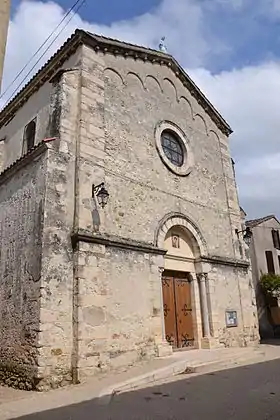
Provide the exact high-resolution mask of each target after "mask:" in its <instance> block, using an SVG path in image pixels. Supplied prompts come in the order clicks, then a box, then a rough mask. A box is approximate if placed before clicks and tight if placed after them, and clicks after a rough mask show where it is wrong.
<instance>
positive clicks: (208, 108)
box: [82, 31, 233, 135]
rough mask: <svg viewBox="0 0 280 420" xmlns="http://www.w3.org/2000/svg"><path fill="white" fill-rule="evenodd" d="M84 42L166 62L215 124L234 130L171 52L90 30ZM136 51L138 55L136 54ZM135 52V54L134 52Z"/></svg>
mask: <svg viewBox="0 0 280 420" xmlns="http://www.w3.org/2000/svg"><path fill="white" fill-rule="evenodd" d="M82 32H83V33H84V34H85V37H84V42H85V43H86V44H88V45H90V46H91V47H93V48H94V49H95V50H96V51H98V50H99V49H101V48H102V50H103V51H104V52H107V51H110V52H112V53H113V54H115V55H118V54H120V50H121V49H122V50H125V51H126V52H125V53H124V55H125V56H129V55H130V54H129V53H130V52H131V55H134V58H138V56H137V53H139V54H141V56H139V58H142V59H144V60H147V59H148V57H150V58H152V59H151V60H150V61H152V62H153V63H154V62H157V61H159V63H160V64H166V65H167V66H168V67H171V68H173V71H174V73H175V74H176V76H177V77H178V78H179V79H180V80H181V82H182V83H183V84H184V85H185V86H186V87H187V89H188V90H189V91H190V93H191V94H192V95H193V96H194V97H195V98H196V100H197V101H198V103H199V104H200V105H201V106H203V108H204V110H205V112H207V113H208V114H209V115H210V117H211V118H212V119H213V120H214V122H215V124H216V125H217V126H218V127H219V128H220V129H221V131H222V132H224V133H225V134H226V135H230V134H231V133H232V132H233V130H232V129H231V127H230V125H229V124H228V123H227V122H226V120H225V119H224V118H223V117H222V116H221V114H220V113H219V112H218V111H217V109H216V108H215V107H214V106H213V105H212V104H211V102H210V101H209V100H208V99H207V98H206V96H205V95H204V94H203V93H202V91H201V90H200V89H199V87H198V86H197V85H196V84H195V82H194V81H193V80H192V79H191V78H190V76H189V75H188V74H187V73H186V72H185V70H184V69H183V68H182V67H181V66H180V64H179V63H178V62H177V60H176V59H175V58H174V57H173V56H172V55H170V54H166V53H163V52H161V51H157V50H153V49H150V48H146V47H142V46H139V45H134V44H129V43H126V42H122V41H118V40H115V39H112V38H107V37H103V36H100V35H96V34H91V33H90V32H84V31H82ZM118 48H119V49H118ZM135 52H136V55H135ZM133 53H134V54H133Z"/></svg>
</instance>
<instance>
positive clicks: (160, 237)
mask: <svg viewBox="0 0 280 420" xmlns="http://www.w3.org/2000/svg"><path fill="white" fill-rule="evenodd" d="M175 226H180V227H182V228H183V229H184V228H185V229H186V230H187V231H188V232H189V233H190V234H191V236H192V238H193V239H194V241H193V246H194V249H195V253H196V254H197V255H200V256H207V255H208V250H207V244H206V241H205V239H204V237H203V236H202V234H201V230H200V229H199V228H198V227H197V225H196V224H195V223H194V222H193V221H192V220H191V219H190V218H189V217H187V216H185V215H184V214H182V213H169V214H167V215H166V216H165V217H163V219H161V221H160V222H159V225H158V228H157V230H156V232H155V238H154V244H155V246H158V247H159V248H163V247H164V241H165V237H166V235H167V232H168V231H169V230H170V229H171V228H172V227H175Z"/></svg>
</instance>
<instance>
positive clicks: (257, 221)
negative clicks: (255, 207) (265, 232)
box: [246, 214, 280, 228]
mask: <svg viewBox="0 0 280 420" xmlns="http://www.w3.org/2000/svg"><path fill="white" fill-rule="evenodd" d="M270 219H275V220H276V221H277V222H278V223H280V222H279V220H278V219H277V218H276V217H275V215H274V214H270V215H268V216H264V217H260V218H259V219H252V220H247V221H246V226H249V227H251V228H254V227H257V226H259V225H260V224H261V223H264V222H267V221H268V220H270Z"/></svg>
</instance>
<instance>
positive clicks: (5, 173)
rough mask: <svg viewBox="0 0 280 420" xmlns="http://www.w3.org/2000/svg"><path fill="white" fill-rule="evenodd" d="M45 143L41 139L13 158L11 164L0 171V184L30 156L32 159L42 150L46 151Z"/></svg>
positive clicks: (24, 163)
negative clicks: (22, 153)
mask: <svg viewBox="0 0 280 420" xmlns="http://www.w3.org/2000/svg"><path fill="white" fill-rule="evenodd" d="M46 143H47V142H46V140H43V141H41V142H40V143H38V144H37V145H36V146H34V147H32V149H30V150H29V151H28V152H27V153H25V154H24V155H22V156H21V157H20V158H18V159H17V160H15V161H14V162H13V163H12V164H11V165H9V166H8V167H7V168H5V169H4V171H2V172H0V186H1V185H2V184H3V183H4V182H5V181H6V180H7V177H10V176H11V175H12V174H13V173H14V172H16V171H17V170H18V169H20V168H21V167H23V166H25V165H26V164H27V163H28V162H29V160H30V159H31V158H32V159H34V158H35V157H36V156H39V155H40V154H41V153H43V152H44V151H47V150H48V146H47V144H46Z"/></svg>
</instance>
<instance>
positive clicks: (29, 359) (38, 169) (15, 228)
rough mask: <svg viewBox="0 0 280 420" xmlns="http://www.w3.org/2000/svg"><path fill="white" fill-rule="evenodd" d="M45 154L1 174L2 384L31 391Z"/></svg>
mask: <svg viewBox="0 0 280 420" xmlns="http://www.w3.org/2000/svg"><path fill="white" fill-rule="evenodd" d="M45 187H46V156H45V155H42V156H39V157H37V158H35V159H34V160H33V161H32V163H31V164H30V163H29V164H27V165H25V166H24V167H22V168H20V169H18V170H17V171H16V172H15V173H14V174H12V175H11V176H10V177H8V176H7V175H5V174H4V175H2V176H0V382H4V383H5V384H7V385H14V386H18V387H19V388H22V389H24V388H25V389H30V388H31V387H33V386H35V385H36V384H35V382H34V380H35V378H36V376H37V366H38V333H39V329H40V327H39V324H40V286H41V259H42V227H43V212H44V195H45Z"/></svg>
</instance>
